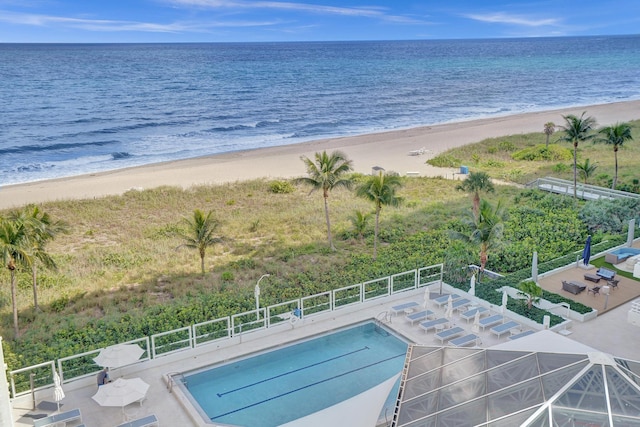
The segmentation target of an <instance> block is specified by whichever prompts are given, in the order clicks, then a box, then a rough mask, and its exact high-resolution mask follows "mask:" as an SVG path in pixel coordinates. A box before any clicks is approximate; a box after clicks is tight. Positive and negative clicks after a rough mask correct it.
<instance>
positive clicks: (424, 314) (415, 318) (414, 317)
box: [405, 310, 434, 325]
mask: <svg viewBox="0 0 640 427" xmlns="http://www.w3.org/2000/svg"><path fill="white" fill-rule="evenodd" d="M433 315H434V313H433V311H431V310H422V311H418V312H416V313H411V314H407V315H406V316H405V319H407V321H408V322H410V323H411V324H412V325H413V324H414V323H415V322H419V321H421V320H424V319H428V318H429V317H432V316H433Z"/></svg>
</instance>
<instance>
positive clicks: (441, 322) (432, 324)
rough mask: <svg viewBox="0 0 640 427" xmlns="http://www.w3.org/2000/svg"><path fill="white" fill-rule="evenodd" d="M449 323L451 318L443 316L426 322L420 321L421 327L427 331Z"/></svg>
mask: <svg viewBox="0 0 640 427" xmlns="http://www.w3.org/2000/svg"><path fill="white" fill-rule="evenodd" d="M448 323H449V319H445V318H444V317H441V318H439V319H435V320H428V321H426V322H422V323H420V328H421V329H424V331H425V332H429V331H430V330H431V329H437V328H438V326H441V325H442V326H444V325H446V324H448Z"/></svg>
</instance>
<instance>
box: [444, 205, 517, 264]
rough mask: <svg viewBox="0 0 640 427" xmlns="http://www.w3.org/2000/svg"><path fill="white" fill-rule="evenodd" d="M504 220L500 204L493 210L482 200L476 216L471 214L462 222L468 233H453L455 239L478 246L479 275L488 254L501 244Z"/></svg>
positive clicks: (487, 258)
mask: <svg viewBox="0 0 640 427" xmlns="http://www.w3.org/2000/svg"><path fill="white" fill-rule="evenodd" d="M504 220H505V213H504V210H503V209H502V204H501V203H500V202H498V204H497V205H496V207H495V208H494V207H493V206H492V205H491V204H490V203H489V202H487V201H486V200H482V201H481V202H480V210H479V213H478V215H475V214H473V215H471V216H470V217H469V218H468V219H466V220H464V222H465V224H466V225H467V227H468V229H469V230H470V233H469V234H464V233H457V232H455V233H453V234H454V237H455V238H459V239H462V240H466V241H469V242H471V243H474V244H476V245H478V246H479V248H480V254H479V255H480V274H481V275H482V273H483V272H484V269H485V266H486V265H487V261H488V260H489V253H490V252H492V251H493V250H494V249H497V248H498V247H499V246H500V245H501V244H502V233H503V230H504Z"/></svg>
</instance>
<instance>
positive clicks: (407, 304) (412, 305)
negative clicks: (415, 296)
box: [391, 301, 420, 314]
mask: <svg viewBox="0 0 640 427" xmlns="http://www.w3.org/2000/svg"><path fill="white" fill-rule="evenodd" d="M417 307H420V304H418V303H417V302H415V301H411V302H405V303H404V304H399V305H394V306H393V307H391V312H392V313H393V314H398V313H402V312H404V311H405V310H413V309H414V308H417Z"/></svg>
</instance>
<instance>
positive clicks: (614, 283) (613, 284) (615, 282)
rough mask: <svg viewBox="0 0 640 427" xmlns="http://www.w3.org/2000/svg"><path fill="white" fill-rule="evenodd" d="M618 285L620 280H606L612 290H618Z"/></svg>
mask: <svg viewBox="0 0 640 427" xmlns="http://www.w3.org/2000/svg"><path fill="white" fill-rule="evenodd" d="M618 283H620V279H611V280H607V285H609V286H611V288H613V289H618Z"/></svg>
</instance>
